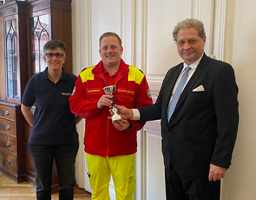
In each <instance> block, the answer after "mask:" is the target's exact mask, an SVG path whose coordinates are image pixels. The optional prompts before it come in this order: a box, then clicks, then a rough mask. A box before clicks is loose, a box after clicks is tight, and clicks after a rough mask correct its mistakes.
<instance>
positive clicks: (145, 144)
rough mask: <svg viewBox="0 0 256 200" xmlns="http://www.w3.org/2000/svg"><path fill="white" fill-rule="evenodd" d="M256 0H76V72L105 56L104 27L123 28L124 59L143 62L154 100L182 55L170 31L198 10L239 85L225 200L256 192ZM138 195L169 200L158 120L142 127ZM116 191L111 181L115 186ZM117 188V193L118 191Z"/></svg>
mask: <svg viewBox="0 0 256 200" xmlns="http://www.w3.org/2000/svg"><path fill="white" fill-rule="evenodd" d="M255 7H256V1H255V0H247V1H244V0H179V1H176V0H160V1H156V0H108V1H106V0H73V2H72V17H73V19H72V23H73V56H74V59H73V60H74V66H73V69H74V73H75V74H78V73H79V71H80V70H81V69H83V68H84V67H86V66H89V65H94V64H97V63H98V61H99V60H100V57H99V52H98V48H99V45H98V39H99V37H100V35H101V34H102V33H103V32H105V31H114V32H116V33H118V34H119V35H120V36H121V38H122V40H123V46H124V54H123V58H124V60H125V61H126V62H127V63H129V64H132V65H135V66H137V67H138V68H141V69H142V71H143V72H144V73H145V75H146V76H147V79H148V82H149V85H150V88H151V91H152V96H153V99H156V97H157V95H158V91H159V88H160V86H161V82H162V79H163V77H164V75H165V73H166V71H167V70H168V69H169V68H170V67H172V66H174V65H176V64H177V63H179V62H180V61H181V59H180V57H179V56H178V54H177V50H176V46H175V43H174V42H173V38H172V30H173V27H174V26H175V25H176V23H177V22H178V21H180V20H183V19H185V18H190V17H194V18H197V19H200V20H202V21H203V22H204V24H205V29H206V35H207V42H206V47H205V51H206V53H207V54H208V55H210V56H211V55H214V56H215V57H216V59H221V60H224V61H227V62H229V63H230V64H232V66H233V67H234V69H235V72H236V77H237V83H238V87H239V102H240V108H239V110H240V125H239V133H238V139H237V143H236V146H235V150H234V154H233V160H232V166H231V168H230V169H229V170H228V171H227V174H226V178H225V179H224V180H223V181H222V193H221V199H222V200H247V199H248V200H251V199H254V198H255V196H256V190H255V186H256V179H255V178H254V171H255V169H256V155H255V154H256V134H255V133H256V125H255V121H256V114H255V113H256V112H255V111H256V91H255V86H256V79H255V78H254V77H253V76H254V75H255V74H256V67H255V66H254V63H256V62H253V61H255V60H256V56H255V52H256V47H255V45H254V44H255V43H256V14H255V11H254V9H255ZM83 129H84V128H83V125H80V126H79V132H80V141H81V144H80V145H81V146H80V150H79V154H78V156H77V168H76V169H77V170H76V177H77V182H78V184H79V186H80V187H84V188H86V189H88V190H90V188H87V187H88V178H87V177H86V176H85V174H86V163H85V160H84V152H83V142H82V140H83ZM136 178H137V187H136V194H135V199H136V200H155V199H161V200H164V199H165V190H164V169H163V160H162V154H161V137H160V126H159V121H154V122H151V123H147V124H146V126H145V127H144V129H143V130H142V131H141V132H139V133H138V152H137V158H136ZM112 190H113V188H112ZM112 195H113V194H112Z"/></svg>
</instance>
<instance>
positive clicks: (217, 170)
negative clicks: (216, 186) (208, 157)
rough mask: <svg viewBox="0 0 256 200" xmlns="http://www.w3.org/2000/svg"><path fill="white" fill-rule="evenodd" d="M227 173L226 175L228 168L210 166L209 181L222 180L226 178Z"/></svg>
mask: <svg viewBox="0 0 256 200" xmlns="http://www.w3.org/2000/svg"><path fill="white" fill-rule="evenodd" d="M225 173H226V168H223V167H219V166H216V165H213V164H210V170H209V175H208V180H209V181H217V180H220V179H221V178H224V177H225Z"/></svg>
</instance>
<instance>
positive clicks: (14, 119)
mask: <svg viewBox="0 0 256 200" xmlns="http://www.w3.org/2000/svg"><path fill="white" fill-rule="evenodd" d="M23 122H24V119H23V116H22V113H21V111H20V105H17V104H10V103H4V102H1V103H0V171H1V172H2V173H3V174H5V175H6V176H8V177H9V178H10V179H12V180H14V181H15V182H16V183H19V182H22V181H24V180H25V170H26V157H25V153H26V150H25V149H26V146H25V135H24V132H23V130H24V123H23Z"/></svg>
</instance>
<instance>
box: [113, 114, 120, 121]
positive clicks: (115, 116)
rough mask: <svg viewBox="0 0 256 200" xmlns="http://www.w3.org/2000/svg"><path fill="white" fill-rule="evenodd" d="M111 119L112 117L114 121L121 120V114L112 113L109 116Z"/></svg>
mask: <svg viewBox="0 0 256 200" xmlns="http://www.w3.org/2000/svg"><path fill="white" fill-rule="evenodd" d="M111 119H112V121H113V122H114V121H117V120H121V116H120V115H118V114H115V115H113V116H112V117H111Z"/></svg>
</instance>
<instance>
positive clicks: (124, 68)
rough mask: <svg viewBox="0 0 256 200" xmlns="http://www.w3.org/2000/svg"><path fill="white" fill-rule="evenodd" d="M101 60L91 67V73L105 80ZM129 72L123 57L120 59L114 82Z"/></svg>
mask: <svg viewBox="0 0 256 200" xmlns="http://www.w3.org/2000/svg"><path fill="white" fill-rule="evenodd" d="M103 67H104V65H103V62H102V60H101V61H100V62H99V63H98V64H97V65H96V66H95V67H94V68H93V70H92V73H93V74H94V75H95V76H98V77H99V78H101V79H103V80H105V78H104V71H103ZM128 72H129V65H127V64H126V63H125V62H124V61H123V59H121V60H120V65H119V70H118V74H117V77H116V83H117V82H118V81H119V80H120V79H122V78H123V77H124V76H125V75H127V74H128Z"/></svg>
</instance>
